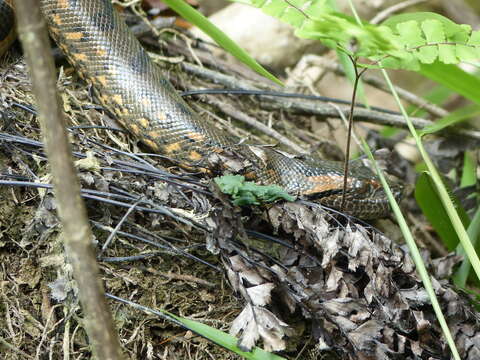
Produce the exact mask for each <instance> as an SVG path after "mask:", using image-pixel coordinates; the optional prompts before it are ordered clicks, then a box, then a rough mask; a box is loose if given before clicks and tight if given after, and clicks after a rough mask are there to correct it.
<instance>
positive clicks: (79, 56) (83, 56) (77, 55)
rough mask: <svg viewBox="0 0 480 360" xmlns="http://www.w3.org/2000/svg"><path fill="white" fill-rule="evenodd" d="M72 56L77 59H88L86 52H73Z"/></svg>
mask: <svg viewBox="0 0 480 360" xmlns="http://www.w3.org/2000/svg"><path fill="white" fill-rule="evenodd" d="M72 57H73V58H74V59H75V60H77V61H79V62H80V61H84V62H85V61H87V60H88V57H87V55H86V54H82V53H77V54H73V55H72Z"/></svg>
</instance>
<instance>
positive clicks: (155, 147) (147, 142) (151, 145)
mask: <svg viewBox="0 0 480 360" xmlns="http://www.w3.org/2000/svg"><path fill="white" fill-rule="evenodd" d="M142 141H143V142H144V143H145V145H147V146H148V147H149V148H150V149H152V150H153V151H159V150H160V149H159V148H158V145H157V143H155V142H154V141H152V140H150V139H142Z"/></svg>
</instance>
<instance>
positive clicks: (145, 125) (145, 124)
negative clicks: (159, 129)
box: [137, 118, 150, 129]
mask: <svg viewBox="0 0 480 360" xmlns="http://www.w3.org/2000/svg"><path fill="white" fill-rule="evenodd" d="M137 121H138V123H139V124H140V125H141V126H142V127H143V128H144V129H148V127H149V126H150V121H148V119H145V118H140V119H138V120H137Z"/></svg>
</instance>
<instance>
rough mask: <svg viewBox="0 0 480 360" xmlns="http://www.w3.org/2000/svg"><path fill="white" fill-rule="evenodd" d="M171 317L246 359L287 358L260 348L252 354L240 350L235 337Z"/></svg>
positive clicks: (281, 359)
mask: <svg viewBox="0 0 480 360" xmlns="http://www.w3.org/2000/svg"><path fill="white" fill-rule="evenodd" d="M167 314H168V315H170V316H171V317H173V318H175V319H176V320H177V321H179V322H181V323H182V324H183V325H184V326H185V327H187V328H189V329H190V330H192V331H194V332H196V333H197V334H201V335H202V336H203V337H205V338H207V339H209V340H210V341H213V342H214V343H216V344H218V345H220V346H222V347H224V348H225V349H227V350H230V351H232V352H234V353H236V354H238V355H240V356H243V357H244V358H245V359H249V360H285V358H283V357H281V356H278V355H275V354H273V353H270V352H267V351H265V350H262V349H260V348H258V347H255V348H254V349H253V350H252V351H250V352H245V351H242V350H240V349H239V348H238V346H237V342H238V339H237V338H236V337H235V336H232V335H230V334H227V333H224V332H223V331H220V330H218V329H215V328H213V327H211V326H208V325H205V324H202V323H200V322H198V321H194V320H189V319H185V318H182V317H179V316H176V315H172V314H170V313H167Z"/></svg>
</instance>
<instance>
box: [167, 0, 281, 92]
mask: <svg viewBox="0 0 480 360" xmlns="http://www.w3.org/2000/svg"><path fill="white" fill-rule="evenodd" d="M163 2H164V3H165V4H167V5H168V6H169V7H170V8H172V9H173V10H175V11H176V12H177V13H178V14H180V15H181V16H182V17H183V18H185V19H186V20H188V21H189V22H191V23H192V24H194V25H195V26H197V27H198V28H199V29H201V30H202V31H203V32H204V33H205V34H207V35H208V36H210V37H211V38H212V39H213V40H215V41H216V42H217V44H218V45H220V46H221V47H223V48H224V49H225V50H226V51H228V52H229V53H230V54H232V55H233V56H235V57H236V58H237V59H238V60H240V61H241V62H243V63H244V64H245V65H247V66H248V67H250V68H251V69H252V70H254V71H256V72H258V73H259V74H260V75H262V76H265V77H266V78H268V79H270V80H272V81H274V82H276V83H277V84H279V85H282V86H283V83H282V82H281V81H280V80H279V79H277V78H276V77H275V76H274V75H272V74H271V73H270V72H268V71H267V70H266V69H265V68H264V67H263V66H261V65H260V64H259V63H258V62H256V61H255V59H253V58H252V57H251V56H250V55H249V54H248V53H247V52H246V51H245V50H243V49H242V48H241V47H240V46H238V45H237V44H236V43H235V42H234V41H233V40H232V39H230V38H229V37H228V36H227V35H226V34H225V33H224V32H223V31H222V30H220V29H219V28H218V27H216V26H215V25H213V24H212V23H211V22H210V21H209V20H208V19H207V18H206V17H205V16H203V15H202V14H201V13H199V12H198V11H197V10H195V9H194V8H192V7H191V6H190V5H188V4H187V3H186V2H184V1H183V0H163Z"/></svg>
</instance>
